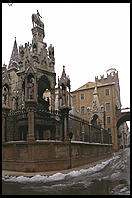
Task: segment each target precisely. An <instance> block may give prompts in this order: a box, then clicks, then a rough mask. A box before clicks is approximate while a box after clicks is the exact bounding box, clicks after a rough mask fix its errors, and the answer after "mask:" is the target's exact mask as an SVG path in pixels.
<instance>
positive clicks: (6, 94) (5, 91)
mask: <svg viewBox="0 0 132 198" xmlns="http://www.w3.org/2000/svg"><path fill="white" fill-rule="evenodd" d="M3 103H4V105H7V103H8V89H7V87H5V86H4V88H3Z"/></svg>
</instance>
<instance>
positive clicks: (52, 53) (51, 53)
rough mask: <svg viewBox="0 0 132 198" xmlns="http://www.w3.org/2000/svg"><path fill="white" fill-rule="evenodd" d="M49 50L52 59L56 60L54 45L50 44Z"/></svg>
mask: <svg viewBox="0 0 132 198" xmlns="http://www.w3.org/2000/svg"><path fill="white" fill-rule="evenodd" d="M48 50H49V57H50V58H51V59H52V58H54V47H52V45H51V44H50V46H49V47H48Z"/></svg>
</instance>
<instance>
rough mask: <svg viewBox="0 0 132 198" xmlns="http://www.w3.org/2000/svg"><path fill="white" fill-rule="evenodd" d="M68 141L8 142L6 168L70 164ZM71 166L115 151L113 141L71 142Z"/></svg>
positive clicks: (4, 153)
mask: <svg viewBox="0 0 132 198" xmlns="http://www.w3.org/2000/svg"><path fill="white" fill-rule="evenodd" d="M69 148H70V147H69V142H65V143H64V142H61V141H37V142H34V143H28V144H27V142H8V143H4V144H3V148H2V168H3V169H4V170H13V171H23V172H39V171H50V170H60V169H68V168H69V167H70V150H69ZM71 148H72V149H71V156H72V160H71V164H72V167H76V166H80V165H84V164H87V163H90V162H93V161H96V160H99V159H104V158H105V157H109V156H111V155H112V145H105V144H104V145H103V144H102V145H101V144H94V143H82V142H80V143H79V142H78V143H77V142H72V143H71Z"/></svg>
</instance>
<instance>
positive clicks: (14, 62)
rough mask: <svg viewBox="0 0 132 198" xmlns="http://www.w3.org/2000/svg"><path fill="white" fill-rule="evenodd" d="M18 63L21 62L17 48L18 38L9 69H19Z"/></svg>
mask: <svg viewBox="0 0 132 198" xmlns="http://www.w3.org/2000/svg"><path fill="white" fill-rule="evenodd" d="M18 62H19V55H18V48H17V42H16V37H15V41H14V46H13V50H12V54H11V58H10V61H9V66H8V69H11V68H16V69H18Z"/></svg>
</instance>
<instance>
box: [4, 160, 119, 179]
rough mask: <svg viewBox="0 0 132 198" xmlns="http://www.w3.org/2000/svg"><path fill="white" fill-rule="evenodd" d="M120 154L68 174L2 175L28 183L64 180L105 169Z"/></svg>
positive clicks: (5, 177)
mask: <svg viewBox="0 0 132 198" xmlns="http://www.w3.org/2000/svg"><path fill="white" fill-rule="evenodd" d="M117 158H118V156H116V157H112V158H111V159H109V160H106V161H104V162H102V163H100V164H97V165H96V166H93V167H90V168H88V169H81V170H79V171H75V170H74V171H71V172H69V173H67V174H63V173H59V172H58V173H56V174H53V175H51V176H42V175H35V176H33V177H25V176H18V177H16V176H8V175H5V176H3V177H2V179H3V180H4V181H7V182H18V183H27V182H44V183H45V182H49V181H59V180H64V179H65V178H66V177H69V178H70V177H71V178H72V177H77V176H80V175H82V174H86V173H93V172H96V171H100V170H101V169H103V168H104V167H105V166H106V165H107V164H108V163H109V162H110V161H111V160H113V159H117Z"/></svg>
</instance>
